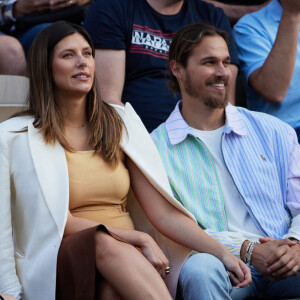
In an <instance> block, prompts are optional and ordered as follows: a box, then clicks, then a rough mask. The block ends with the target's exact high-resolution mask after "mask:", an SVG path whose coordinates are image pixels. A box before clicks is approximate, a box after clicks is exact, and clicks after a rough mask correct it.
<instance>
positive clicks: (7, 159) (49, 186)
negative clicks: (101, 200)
mask: <svg viewBox="0 0 300 300" xmlns="http://www.w3.org/2000/svg"><path fill="white" fill-rule="evenodd" d="M114 107H115V109H116V110H117V111H118V113H119V114H120V115H121V117H122V118H123V120H124V123H125V126H126V128H127V131H128V135H126V134H124V135H123V139H122V142H121V147H122V149H123V151H124V152H125V153H126V154H127V155H128V156H129V157H130V158H131V159H132V160H133V161H134V162H135V164H136V165H137V166H138V167H139V168H140V169H141V171H142V172H143V173H144V174H145V175H146V177H147V178H148V180H149V181H150V182H151V184H152V185H153V186H154V187H155V188H156V189H157V190H158V191H159V192H160V193H161V194H162V195H164V196H165V198H166V199H167V200H168V201H170V202H171V203H172V204H173V205H174V206H176V207H177V208H178V209H179V210H181V211H182V212H183V213H185V214H187V215H188V216H190V217H191V218H192V219H194V218H193V216H192V215H191V214H190V213H189V212H188V211H187V210H186V209H185V208H184V207H183V206H182V205H181V204H180V203H179V202H178V201H176V199H175V198H174V197H173V195H172V191H171V189H170V186H169V183H168V178H167V175H166V173H165V171H164V168H163V165H162V163H161V161H160V157H159V153H158V152H157V150H156V148H155V145H154V144H153V142H152V140H151V137H150V135H149V134H148V133H147V131H146V129H145V128H144V126H143V124H142V122H141V120H140V118H139V117H138V116H137V114H136V113H135V112H134V110H133V108H132V107H131V106H130V104H126V106H125V108H123V107H121V106H114ZM26 126H27V127H28V131H26V132H17V133H16V132H15V131H19V130H22V129H23V128H25V127H26ZM132 196H133V194H132ZM68 206H69V179H68V168H67V162H66V156H65V152H64V149H63V147H62V146H61V145H60V144H59V143H56V144H55V145H53V146H51V145H46V144H45V143H44V141H43V138H42V136H41V134H40V133H39V130H38V129H36V128H35V127H34V126H33V125H32V117H17V118H13V119H10V120H8V121H5V122H3V123H1V124H0V292H1V293H7V294H11V295H13V296H14V297H16V298H17V299H24V300H35V299H39V300H54V299H55V284H56V260H57V253H58V250H59V246H60V243H61V240H62V237H63V233H64V228H65V225H66V221H67V214H68ZM129 210H130V213H131V216H132V217H133V220H134V223H135V226H136V228H137V229H139V230H142V231H145V232H148V233H150V234H151V235H152V236H153V237H154V239H155V240H156V241H157V242H158V244H159V245H160V247H161V248H162V250H163V251H164V252H165V254H166V256H167V257H168V259H169V260H170V268H171V273H170V274H169V275H168V276H167V285H168V287H169V289H170V291H171V294H172V296H173V297H174V298H175V291H176V285H177V279H178V274H179V271H180V268H181V265H182V264H183V262H184V260H185V259H186V257H187V256H188V254H189V253H190V250H189V249H186V248H185V247H183V246H180V245H178V244H176V243H174V242H172V241H170V240H169V239H167V238H166V237H165V236H163V235H161V234H160V233H158V231H157V230H155V229H154V228H153V226H152V225H151V224H150V222H149V221H148V219H147V217H146V216H145V215H144V212H143V210H142V209H141V207H140V206H139V204H138V203H137V201H136V200H134V197H129Z"/></svg>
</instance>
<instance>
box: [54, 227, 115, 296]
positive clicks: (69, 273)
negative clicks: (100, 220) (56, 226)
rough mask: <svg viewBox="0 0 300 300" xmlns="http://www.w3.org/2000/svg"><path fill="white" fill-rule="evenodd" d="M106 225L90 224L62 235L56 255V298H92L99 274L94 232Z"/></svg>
mask: <svg viewBox="0 0 300 300" xmlns="http://www.w3.org/2000/svg"><path fill="white" fill-rule="evenodd" d="M97 230H102V231H104V232H106V233H107V234H110V233H109V232H108V230H107V229H106V227H105V226H103V225H99V226H95V227H91V228H88V229H85V230H82V231H79V232H77V233H75V234H71V235H70V236H68V237H66V238H64V239H63V240H62V242H61V245H60V248H59V252H58V257H57V274H56V276H57V277H56V299H57V300H94V299H95V297H97V293H98V290H99V289H100V284H99V283H100V281H101V280H100V279H101V276H100V274H99V273H98V272H97V270H96V259H95V256H96V255H95V233H96V231H97Z"/></svg>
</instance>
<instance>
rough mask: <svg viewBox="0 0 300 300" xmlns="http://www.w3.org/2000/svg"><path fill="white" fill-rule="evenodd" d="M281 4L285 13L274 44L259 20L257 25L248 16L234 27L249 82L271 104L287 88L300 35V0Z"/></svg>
mask: <svg viewBox="0 0 300 300" xmlns="http://www.w3.org/2000/svg"><path fill="white" fill-rule="evenodd" d="M282 3H283V5H282V8H283V12H282V17H281V21H280V23H279V27H278V31H277V35H276V39H275V42H274V44H272V43H271V41H270V40H269V39H268V38H267V37H266V34H267V35H268V32H266V33H265V32H264V28H261V29H259V25H258V24H259V23H258V22H259V20H257V22H256V25H255V26H256V27H254V26H252V23H253V22H251V21H252V20H250V19H249V18H248V16H245V19H242V20H241V21H239V22H238V23H237V24H236V25H235V26H234V33H235V38H236V41H237V44H238V47H239V54H240V60H241V63H242V66H243V65H245V67H244V66H243V70H244V73H245V76H246V78H247V79H248V84H249V86H251V87H252V88H253V89H254V90H255V92H256V93H258V94H259V95H260V96H261V97H262V98H263V99H264V100H266V101H269V102H271V103H280V102H281V101H282V100H283V99H284V97H285V95H286V93H287V91H288V88H289V86H290V82H291V79H292V75H293V72H294V66H295V60H296V52H297V45H298V37H299V23H300V2H299V1H298V0H285V1H282ZM278 5H279V4H278ZM249 17H250V16H249ZM243 20H244V21H243ZM254 22H255V21H254ZM250 23H251V24H250ZM272 25H273V24H272ZM272 25H270V26H272ZM275 25H276V24H274V25H273V26H275ZM266 26H267V25H266ZM274 30H275V29H274Z"/></svg>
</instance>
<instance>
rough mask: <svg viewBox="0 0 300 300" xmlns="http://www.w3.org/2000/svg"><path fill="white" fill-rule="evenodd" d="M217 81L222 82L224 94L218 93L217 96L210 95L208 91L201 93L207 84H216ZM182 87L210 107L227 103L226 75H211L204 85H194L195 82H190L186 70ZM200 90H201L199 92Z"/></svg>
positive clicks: (223, 106) (220, 106)
mask: <svg viewBox="0 0 300 300" xmlns="http://www.w3.org/2000/svg"><path fill="white" fill-rule="evenodd" d="M217 83H223V84H224V86H225V94H224V96H223V95H220V96H219V97H218V96H216V95H210V93H205V94H204V93H203V91H205V89H206V88H207V86H208V85H212V84H217ZM184 88H185V91H186V93H187V94H188V95H189V96H191V97H194V98H201V101H202V102H203V103H204V104H205V105H207V106H208V107H211V108H225V107H226V106H227V104H228V77H216V76H215V77H213V78H211V79H208V80H207V81H206V82H205V83H204V85H201V86H200V85H198V86H195V84H193V83H192V80H191V76H190V74H189V73H188V72H187V74H186V78H185V82H184ZM201 91H202V92H201Z"/></svg>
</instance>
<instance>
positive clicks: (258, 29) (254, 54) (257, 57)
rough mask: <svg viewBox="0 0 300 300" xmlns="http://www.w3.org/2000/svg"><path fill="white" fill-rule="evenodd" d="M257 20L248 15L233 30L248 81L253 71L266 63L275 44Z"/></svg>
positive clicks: (242, 67) (243, 70) (242, 68)
mask: <svg viewBox="0 0 300 300" xmlns="http://www.w3.org/2000/svg"><path fill="white" fill-rule="evenodd" d="M257 22H258V20H257V19H256V18H255V17H253V16H251V15H246V16H245V17H243V18H242V19H240V21H239V22H238V23H237V24H236V25H235V26H234V30H233V33H234V37H235V41H236V44H237V48H238V55H239V60H240V63H241V70H242V72H243V74H244V76H245V79H246V82H248V79H249V76H250V75H251V74H252V72H253V71H255V70H256V69H258V68H260V67H261V66H262V65H263V64H264V62H265V60H266V58H267V57H268V55H269V53H270V51H271V49H272V46H273V45H272V41H271V38H270V37H268V32H267V31H266V29H265V27H264V26H263V25H262V24H259V23H257Z"/></svg>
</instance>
